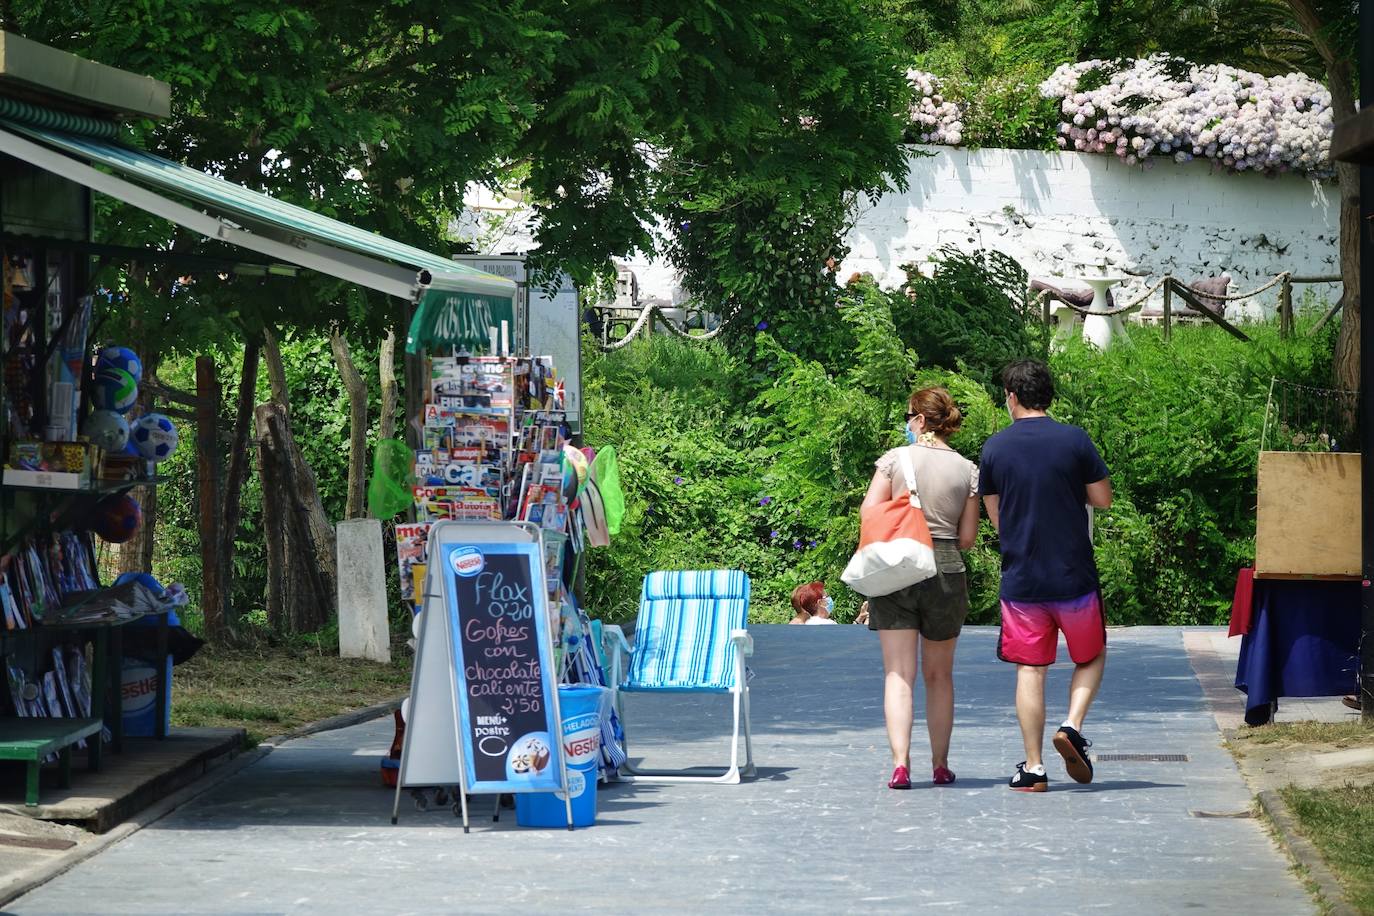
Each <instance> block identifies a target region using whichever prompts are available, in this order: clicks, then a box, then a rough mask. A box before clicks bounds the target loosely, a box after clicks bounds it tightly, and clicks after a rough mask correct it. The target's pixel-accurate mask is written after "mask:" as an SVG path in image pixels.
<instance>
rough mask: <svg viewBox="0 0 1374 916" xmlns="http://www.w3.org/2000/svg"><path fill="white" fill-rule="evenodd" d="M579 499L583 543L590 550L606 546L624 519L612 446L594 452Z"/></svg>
mask: <svg viewBox="0 0 1374 916" xmlns="http://www.w3.org/2000/svg"><path fill="white" fill-rule="evenodd" d="M581 498H582V518H583V519H584V520H585V521H586V523H587V543H588V544H590V545H591V546H592V547H606V546H608V545H609V544H610V543H611V535H613V534H619V533H620V521H621V519H623V518H624V517H625V494H624V492H623V491H622V490H621V489H620V468H619V466H618V465H617V464H616V460H615V448H614V446H610V445H608V446H606V447H605V448H602V449H598V450H597V453H596V457H595V458H593V459H592V466H591V467H590V468H589V469H588V470H587V486H586V488H585V489H584V490H583V491H582V497H581Z"/></svg>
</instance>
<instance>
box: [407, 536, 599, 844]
mask: <svg viewBox="0 0 1374 916" xmlns="http://www.w3.org/2000/svg"><path fill="white" fill-rule="evenodd" d="M427 553H428V560H429V562H428V572H427V575H426V578H425V588H424V596H423V597H424V601H423V604H422V605H421V606H422V608H423V610H422V611H421V612H420V616H419V619H418V621H417V623H418V626H419V631H418V633H417V638H416V644H415V670H414V672H413V674H412V675H411V688H410V708H409V715H408V717H407V720H406V730H405V740H404V743H403V745H402V750H401V766H400V771H399V773H398V778H397V781H396V798H395V801H394V804H393V806H392V811H391V822H392V823H393V824H395V823H396V821H397V818H398V816H399V812H400V800H401V790H402V789H403V788H415V787H427V786H455V787H457V790H458V792H457V794H458V797H459V804H460V807H461V812H462V816H463V830H464V832H467V831H468V829H469V825H468V799H467V796H468V794H469V793H472V794H500V793H514V792H559V791H561V790H562V789H563V788H564V786H566V785H567V782H568V779H567V767H566V761H565V759H564V757H563V754H562V748H563V733H562V717H561V715H560V713H559V709H558V688H557V684H556V683H555V680H554V668H553V639H552V634H551V633H550V630H549V624H548V610H547V606H548V600H547V599H548V592H547V589H546V586H545V582H544V568H545V567H544V557H543V549H542V546H541V541H540V536H539V528H538V527H537V526H535V525H531V524H529V523H526V522H490V521H461V522H459V521H444V522H436V523H435V524H434V526H433V527H432V528H431V529H430V533H429V540H428V545H427ZM563 794H564V803H565V807H566V811H567V817H568V829H569V830H571V829H572V800H571V798H569V797H568V796H567V794H566V793H563ZM455 813H456V812H455Z"/></svg>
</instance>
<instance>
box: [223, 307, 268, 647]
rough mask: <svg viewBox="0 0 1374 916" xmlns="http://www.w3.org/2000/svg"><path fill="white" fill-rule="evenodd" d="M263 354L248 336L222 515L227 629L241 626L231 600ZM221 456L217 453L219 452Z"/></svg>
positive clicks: (258, 342) (258, 343) (260, 342)
mask: <svg viewBox="0 0 1374 916" xmlns="http://www.w3.org/2000/svg"><path fill="white" fill-rule="evenodd" d="M261 352H262V341H261V339H260V338H257V337H254V336H253V335H251V334H250V335H249V336H248V339H247V340H246V341H245V342H244V347H243V370H242V372H241V373H240V375H239V392H238V408H237V411H236V413H235V416H234V430H233V433H232V436H233V438H232V439H230V441H229V468H228V470H227V472H226V474H225V479H224V482H223V486H222V487H221V491H222V492H221V494H220V496H221V498H222V499H223V505H224V510H223V512H222V513H221V515H220V535H221V536H220V545H219V583H220V588H221V589H222V590H223V592H224V594H225V596H226V598H225V602H224V615H225V618H226V629H228V630H229V631H231V632H232V631H233V630H234V628H236V627H237V626H238V624H239V611H238V609H236V608H234V607H233V602H231V601H229V600H228V597H227V596H228V595H230V594H232V593H233V590H234V550H235V549H236V545H235V543H234V538H235V537H236V535H237V534H238V530H239V519H240V518H241V516H242V514H243V512H242V499H241V497H242V493H243V482H244V480H245V479H246V478H247V476H248V462H249V456H248V433H249V431H250V425H251V424H252V422H253V401H254V400H255V399H256V398H257V391H258V362H259V356H260V354H261ZM216 454H218V452H216Z"/></svg>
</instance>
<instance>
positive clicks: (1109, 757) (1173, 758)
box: [1093, 754, 1188, 763]
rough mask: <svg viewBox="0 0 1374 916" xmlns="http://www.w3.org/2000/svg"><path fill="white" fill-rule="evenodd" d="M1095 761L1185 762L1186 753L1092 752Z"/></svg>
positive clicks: (1186, 759)
mask: <svg viewBox="0 0 1374 916" xmlns="http://www.w3.org/2000/svg"><path fill="white" fill-rule="evenodd" d="M1093 761H1094V762H1095V763H1107V762H1108V761H1128V762H1131V763H1187V762H1188V755H1187V754H1093Z"/></svg>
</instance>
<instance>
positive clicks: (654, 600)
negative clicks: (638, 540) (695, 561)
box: [621, 570, 749, 693]
mask: <svg viewBox="0 0 1374 916" xmlns="http://www.w3.org/2000/svg"><path fill="white" fill-rule="evenodd" d="M748 619H749V577H748V576H746V575H745V574H744V573H743V572H740V571H739V570H709V571H684V572H653V573H649V575H647V576H645V577H644V588H643V591H642V592H641V594H640V599H639V617H638V619H637V620H636V622H635V635H634V652H633V654H632V657H631V660H630V668H629V671H627V672H626V676H625V683H623V684H622V685H621V689H622V690H630V691H636V690H657V691H709V692H716V693H724V692H728V691H730V690H734V689H736V688H737V687H738V684H737V683H736V681H737V678H736V665H737V658H736V656H737V655H738V653H739V649H738V648H737V647H736V645H735V643H734V642H733V641H731V639H730V633H731V632H732V631H733V630H738V629H743V628H745V626H746V624H747V623H748Z"/></svg>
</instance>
